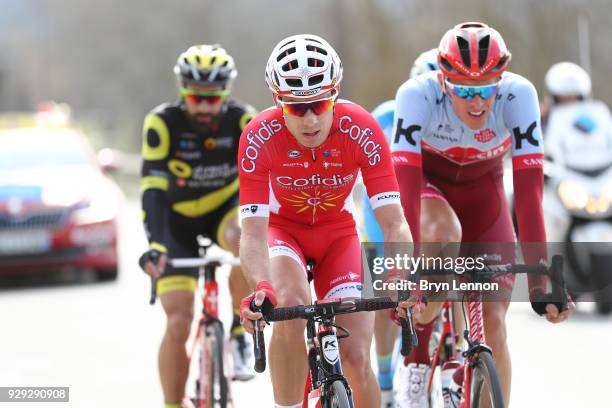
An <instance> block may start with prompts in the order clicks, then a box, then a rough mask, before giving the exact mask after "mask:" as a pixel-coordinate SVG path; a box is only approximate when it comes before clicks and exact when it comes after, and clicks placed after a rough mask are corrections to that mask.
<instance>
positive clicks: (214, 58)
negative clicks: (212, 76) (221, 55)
mask: <svg viewBox="0 0 612 408" xmlns="http://www.w3.org/2000/svg"><path fill="white" fill-rule="evenodd" d="M198 59H199V58H198ZM216 61H217V56H214V57H212V58H211V59H210V65H215V62H216ZM198 62H200V61H198Z"/></svg>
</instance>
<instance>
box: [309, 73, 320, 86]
mask: <svg viewBox="0 0 612 408" xmlns="http://www.w3.org/2000/svg"><path fill="white" fill-rule="evenodd" d="M321 82H323V74H320V75H315V76H313V77H310V78H308V86H313V85H317V84H320V83H321Z"/></svg>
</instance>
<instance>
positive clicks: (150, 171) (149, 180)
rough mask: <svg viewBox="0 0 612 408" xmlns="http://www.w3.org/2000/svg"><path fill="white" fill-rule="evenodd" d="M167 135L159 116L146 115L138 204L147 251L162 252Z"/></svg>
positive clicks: (165, 200)
mask: <svg viewBox="0 0 612 408" xmlns="http://www.w3.org/2000/svg"><path fill="white" fill-rule="evenodd" d="M169 153H170V132H169V131H168V127H167V125H166V123H165V121H164V120H163V119H162V118H161V116H159V115H157V114H154V113H151V114H149V115H147V117H146V118H145V120H144V126H143V143H142V159H143V162H142V167H141V181H140V186H141V204H142V218H143V223H144V226H145V230H146V233H147V238H148V240H149V245H150V249H156V250H158V251H160V252H166V247H165V245H164V234H165V228H166V225H167V214H168V201H167V198H166V193H167V191H168V173H167V171H166V169H167V163H166V162H167V160H168V154H169Z"/></svg>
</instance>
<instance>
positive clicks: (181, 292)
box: [140, 45, 256, 408]
mask: <svg viewBox="0 0 612 408" xmlns="http://www.w3.org/2000/svg"><path fill="white" fill-rule="evenodd" d="M174 73H175V75H176V78H177V85H178V88H179V93H180V99H179V100H178V101H176V102H170V103H165V104H162V105H160V106H158V107H156V108H155V109H153V110H152V111H151V112H150V113H149V114H148V115H147V116H146V118H145V120H144V130H143V145H142V157H143V165H142V180H141V190H142V209H143V214H142V215H143V221H144V225H145V229H146V233H147V238H148V240H149V243H150V246H149V250H148V251H147V252H145V253H144V254H143V255H142V257H141V261H140V264H141V266H142V267H143V269H144V270H145V272H146V273H148V274H149V275H151V276H153V277H156V278H159V280H158V281H157V292H158V294H159V297H160V299H161V303H162V305H163V309H164V312H165V313H166V316H167V326H166V332H165V335H164V338H163V340H162V343H161V347H160V351H159V371H160V378H161V383H162V388H163V392H164V397H165V401H166V408H174V407H180V401H181V399H182V397H183V395H184V389H185V382H186V380H187V374H188V359H187V354H186V351H185V343H186V341H187V338H188V336H189V331H190V327H191V323H192V320H193V304H194V290H195V288H196V283H197V277H198V270H197V269H193V270H190V269H184V268H181V269H174V268H172V267H171V266H170V265H168V264H166V261H167V258H168V257H170V258H181V257H196V256H198V243H197V236H198V235H203V236H207V237H209V238H210V239H212V240H213V242H215V243H216V244H218V245H219V246H220V247H222V248H224V249H226V250H229V251H231V252H233V253H234V254H236V255H237V254H238V241H239V237H240V227H239V225H238V217H237V215H238V167H237V155H238V141H239V138H240V134H241V132H242V130H243V129H244V127H245V125H246V124H247V123H248V122H249V121H250V120H251V118H253V116H254V115H255V113H256V112H255V110H254V109H253V108H252V107H251V106H249V105H247V104H244V103H242V102H238V101H236V100H233V99H230V98H229V94H230V89H231V85H232V82H233V80H234V78H235V77H236V74H237V71H236V68H235V66H234V60H233V58H232V57H231V56H230V55H228V54H227V53H226V51H225V50H224V49H223V48H221V47H220V46H219V45H196V46H193V47H190V48H189V49H188V50H187V51H185V52H184V53H182V54H181V55H180V56H179V58H178V61H177V63H176V66H175V67H174ZM229 286H230V291H231V293H232V305H233V310H234V321H233V324H232V328H231V340H230V341H231V345H232V350H233V356H234V372H235V377H234V378H236V379H242V380H245V379H250V378H252V377H253V372H252V366H253V364H252V347H250V346H249V343H248V341H249V340H248V338H247V337H246V336H245V335H244V331H243V329H242V327H241V326H240V320H239V311H238V307H239V305H240V299H242V298H243V297H245V296H247V295H248V293H249V288H248V286H247V284H246V281H245V280H244V277H243V275H242V271H241V270H240V268H239V267H234V268H233V269H232V271H231V274H230V279H229Z"/></svg>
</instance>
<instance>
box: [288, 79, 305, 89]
mask: <svg viewBox="0 0 612 408" xmlns="http://www.w3.org/2000/svg"><path fill="white" fill-rule="evenodd" d="M285 81H286V82H287V85H289V86H291V87H298V88H299V87H302V80H301V79H297V78H287V79H285Z"/></svg>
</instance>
